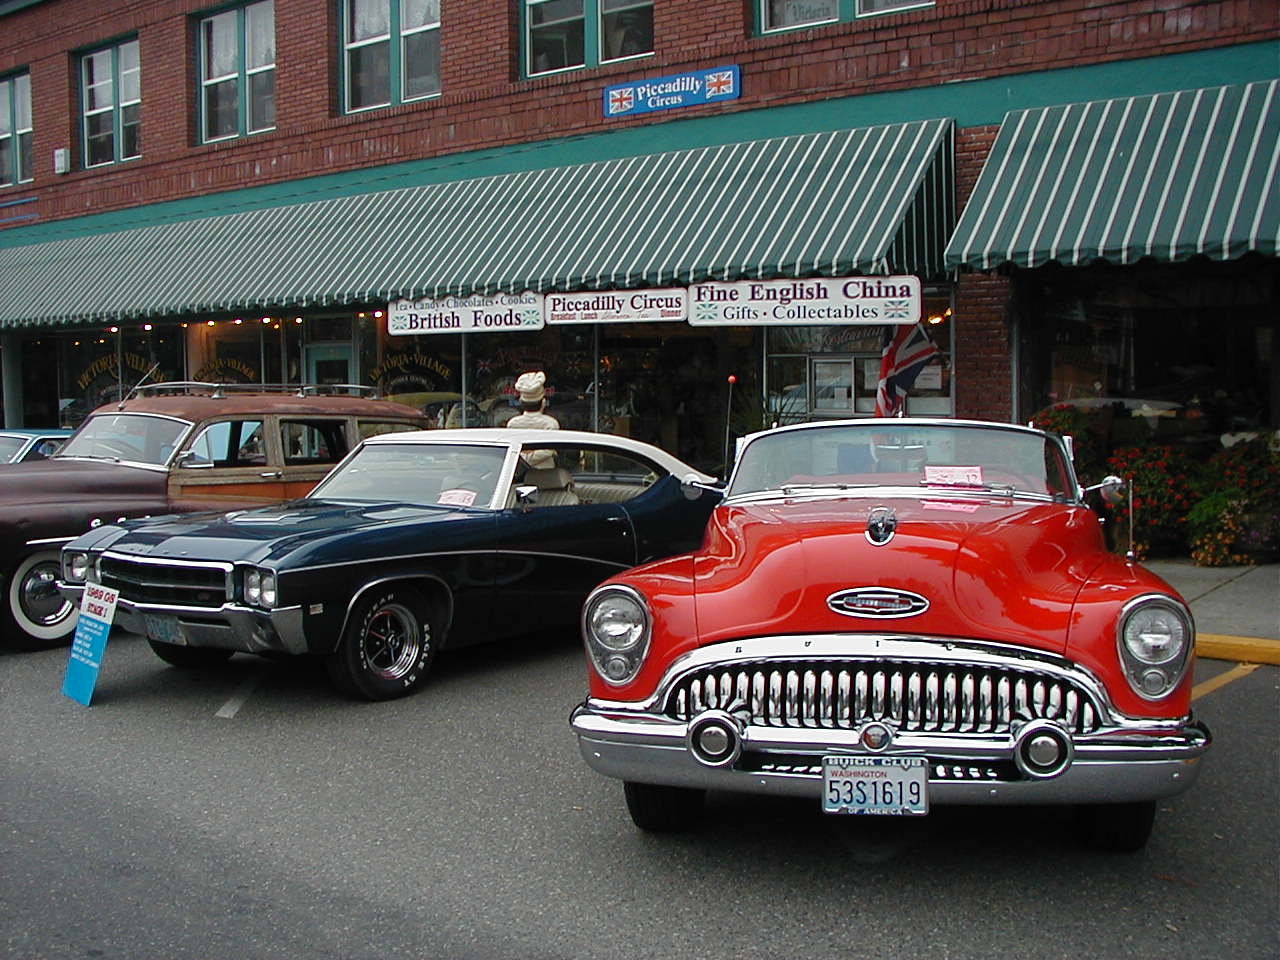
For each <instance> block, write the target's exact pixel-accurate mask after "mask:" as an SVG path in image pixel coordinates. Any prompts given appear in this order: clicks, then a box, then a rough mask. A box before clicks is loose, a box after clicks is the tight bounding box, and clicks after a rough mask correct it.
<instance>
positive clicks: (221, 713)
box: [214, 667, 266, 720]
mask: <svg viewBox="0 0 1280 960" xmlns="http://www.w3.org/2000/svg"><path fill="white" fill-rule="evenodd" d="M264 676H266V668H265V667H264V668H261V669H258V670H255V671H253V673H251V674H249V676H247V677H245V678H244V680H243V681H242V682H241V683H240V686H238V687H237V688H236V692H235V693H233V694H232V695H231V699H230V700H228V701H227V702H226V703H224V704H223V705H222V706H221V707H220V708H219V710H218V712H217V713H215V714H214V716H215V717H221V718H222V719H223V720H231V719H233V718H234V717H235V715H236V714H237V713H239V712H240V708H241V707H243V706H244V703H245V701H246V700H248V699H249V696H250V695H251V694H252V693H253V691H254V690H256V689H258V684H260V683H262V678H263V677H264Z"/></svg>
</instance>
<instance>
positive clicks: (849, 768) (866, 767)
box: [822, 756, 929, 817]
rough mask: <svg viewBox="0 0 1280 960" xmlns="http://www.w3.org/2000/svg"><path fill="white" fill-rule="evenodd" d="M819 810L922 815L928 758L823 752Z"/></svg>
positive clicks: (926, 793)
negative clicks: (826, 754)
mask: <svg viewBox="0 0 1280 960" xmlns="http://www.w3.org/2000/svg"><path fill="white" fill-rule="evenodd" d="M822 812H823V813H852V814H864V815H875V816H890V817H921V816H924V815H925V814H927V813H928V812H929V762H928V760H926V759H925V758H924V757H879V756H876V757H867V756H857V757H854V756H824V757H823V758H822Z"/></svg>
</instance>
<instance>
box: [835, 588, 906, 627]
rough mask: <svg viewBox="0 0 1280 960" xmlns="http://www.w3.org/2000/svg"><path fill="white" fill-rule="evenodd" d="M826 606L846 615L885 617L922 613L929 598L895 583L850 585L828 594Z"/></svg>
mask: <svg viewBox="0 0 1280 960" xmlns="http://www.w3.org/2000/svg"><path fill="white" fill-rule="evenodd" d="M827 606H828V607H830V608H831V609H832V610H833V611H835V612H836V613H841V614H844V615H845V616H846V617H870V618H872V619H874V620H888V619H896V618H898V617H914V616H917V615H919V614H921V613H924V612H925V611H926V610H928V609H929V601H928V600H927V599H926V598H925V597H922V596H920V594H918V593H912V592H911V591H910V590H899V589H897V588H895V587H851V588H849V589H847V590H838V591H836V592H835V593H833V594H831V596H829V597H827Z"/></svg>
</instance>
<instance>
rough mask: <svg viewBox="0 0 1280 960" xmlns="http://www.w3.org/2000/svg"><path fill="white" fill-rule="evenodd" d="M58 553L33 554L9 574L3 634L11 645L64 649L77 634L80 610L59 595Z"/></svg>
mask: <svg viewBox="0 0 1280 960" xmlns="http://www.w3.org/2000/svg"><path fill="white" fill-rule="evenodd" d="M60 564H61V560H60V558H59V554H58V551H56V550H45V551H41V552H39V553H33V554H30V555H28V556H26V557H23V558H22V560H21V561H20V562H19V563H18V565H17V566H16V567H14V568H13V569H12V570H11V571H10V572H9V578H8V581H7V582H6V584H5V593H4V600H5V606H4V612H5V616H4V632H5V639H6V640H7V641H8V642H9V645H10V646H13V647H17V648H18V649H20V650H43V649H46V648H48V647H57V646H65V645H67V644H68V643H70V642H71V637H72V635H73V634H74V633H75V632H76V621H77V620H79V619H80V610H79V608H77V607H76V605H75V604H73V603H71V602H70V601H69V600H67V599H65V598H64V597H63V596H62V594H60V593H58V591H57V588H55V587H54V585H53V582H54V580H56V579H57V578H58V576H59V575H60V573H61V569H60Z"/></svg>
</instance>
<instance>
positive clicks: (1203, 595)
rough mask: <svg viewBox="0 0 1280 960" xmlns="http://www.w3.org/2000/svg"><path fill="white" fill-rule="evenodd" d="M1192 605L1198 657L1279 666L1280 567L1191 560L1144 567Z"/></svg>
mask: <svg viewBox="0 0 1280 960" xmlns="http://www.w3.org/2000/svg"><path fill="white" fill-rule="evenodd" d="M1144 566H1146V567H1147V568H1148V569H1149V570H1151V571H1152V572H1154V573H1156V574H1158V575H1159V576H1161V577H1163V578H1164V579H1165V580H1167V581H1169V583H1170V584H1172V585H1173V586H1174V587H1175V588H1176V589H1177V590H1178V592H1179V593H1181V594H1182V595H1183V596H1184V597H1185V598H1186V599H1187V601H1188V602H1189V603H1190V604H1191V612H1192V614H1193V615H1194V616H1195V618H1196V634H1197V636H1196V650H1197V652H1198V654H1199V655H1200V656H1201V657H1208V658H1210V659H1215V660H1239V661H1247V662H1250V663H1271V664H1280V564H1275V563H1268V564H1262V565H1259V566H1251V567H1197V566H1196V565H1195V564H1193V563H1192V562H1191V561H1190V560H1153V561H1150V562H1147V563H1145V564H1144Z"/></svg>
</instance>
